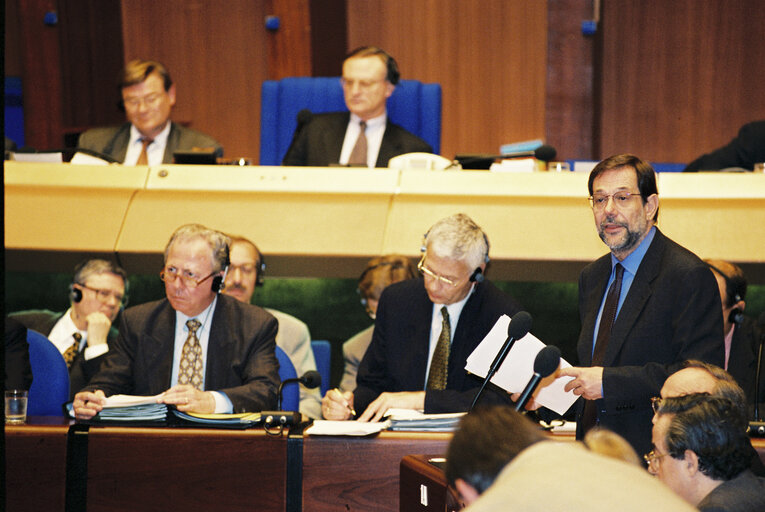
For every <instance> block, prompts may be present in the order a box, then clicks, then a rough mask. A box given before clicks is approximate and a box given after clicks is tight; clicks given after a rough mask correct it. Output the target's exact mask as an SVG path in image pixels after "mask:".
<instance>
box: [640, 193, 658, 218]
mask: <svg viewBox="0 0 765 512" xmlns="http://www.w3.org/2000/svg"><path fill="white" fill-rule="evenodd" d="M643 209H644V210H645V212H646V215H645V216H646V218H647V219H648V220H652V219H653V217H654V215H656V211H657V210H658V209H659V196H658V195H657V194H651V195H650V196H648V198H647V199H646V200H645V204H644V205H643Z"/></svg>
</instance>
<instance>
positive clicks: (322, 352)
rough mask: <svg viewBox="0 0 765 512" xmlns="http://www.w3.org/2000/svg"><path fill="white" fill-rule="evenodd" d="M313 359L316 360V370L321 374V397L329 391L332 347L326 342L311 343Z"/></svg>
mask: <svg viewBox="0 0 765 512" xmlns="http://www.w3.org/2000/svg"><path fill="white" fill-rule="evenodd" d="M311 348H312V349H313V357H314V359H316V369H317V370H318V371H319V374H321V387H320V389H321V396H324V395H326V394H327V391H328V390H329V379H330V374H331V373H332V345H330V344H329V341H327V340H313V341H311Z"/></svg>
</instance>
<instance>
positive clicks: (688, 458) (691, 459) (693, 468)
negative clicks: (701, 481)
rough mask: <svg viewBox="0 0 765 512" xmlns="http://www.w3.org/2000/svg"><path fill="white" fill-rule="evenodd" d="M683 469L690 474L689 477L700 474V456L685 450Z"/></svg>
mask: <svg viewBox="0 0 765 512" xmlns="http://www.w3.org/2000/svg"><path fill="white" fill-rule="evenodd" d="M683 469H684V470H685V471H686V472H687V473H688V476H690V477H693V476H696V474H697V473H698V472H699V456H698V455H696V452H694V451H691V450H685V454H684V458H683Z"/></svg>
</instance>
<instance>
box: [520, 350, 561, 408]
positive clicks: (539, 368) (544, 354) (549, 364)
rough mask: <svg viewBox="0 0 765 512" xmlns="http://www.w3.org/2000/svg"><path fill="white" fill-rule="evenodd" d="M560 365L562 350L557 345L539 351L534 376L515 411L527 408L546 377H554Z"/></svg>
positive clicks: (522, 393)
mask: <svg viewBox="0 0 765 512" xmlns="http://www.w3.org/2000/svg"><path fill="white" fill-rule="evenodd" d="M559 364H560V349H559V348H558V347H556V346H555V345H548V346H546V347H545V348H543V349H542V350H540V351H539V353H538V354H537V357H535V358H534V375H532V376H531V379H529V383H528V384H526V387H525V388H524V389H523V392H521V397H520V398H519V399H518V402H517V403H516V404H515V410H516V411H520V410H521V409H523V408H524V407H525V406H526V403H527V402H528V401H529V398H531V395H532V394H534V391H536V389H537V387H539V383H540V382H541V380H542V379H544V378H545V377H547V376H549V375H552V374H553V372H555V370H557V369H558V365H559Z"/></svg>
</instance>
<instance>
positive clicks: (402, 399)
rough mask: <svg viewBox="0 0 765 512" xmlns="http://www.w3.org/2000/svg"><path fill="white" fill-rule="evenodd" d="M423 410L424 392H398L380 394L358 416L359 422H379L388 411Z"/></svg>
mask: <svg viewBox="0 0 765 512" xmlns="http://www.w3.org/2000/svg"><path fill="white" fill-rule="evenodd" d="M393 408H395V409H419V410H422V409H424V408H425V392H424V391H400V392H398V393H380V396H378V397H377V398H376V399H375V401H374V402H372V403H371V404H369V407H367V410H366V411H364V413H363V414H362V415H361V416H359V421H380V420H381V419H382V417H383V416H385V413H386V412H388V409H393Z"/></svg>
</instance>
